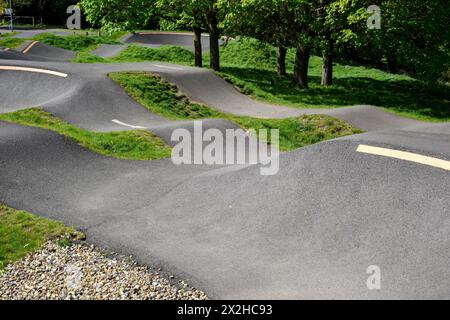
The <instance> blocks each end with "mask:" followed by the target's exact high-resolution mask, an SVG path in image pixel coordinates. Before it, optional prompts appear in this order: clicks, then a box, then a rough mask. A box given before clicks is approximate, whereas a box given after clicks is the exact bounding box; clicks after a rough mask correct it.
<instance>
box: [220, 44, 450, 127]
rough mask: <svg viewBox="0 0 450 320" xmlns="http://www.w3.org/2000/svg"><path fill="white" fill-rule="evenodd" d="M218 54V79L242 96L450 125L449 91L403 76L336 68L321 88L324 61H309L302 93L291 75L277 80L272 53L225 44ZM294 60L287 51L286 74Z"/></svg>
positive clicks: (250, 46) (264, 48)
mask: <svg viewBox="0 0 450 320" xmlns="http://www.w3.org/2000/svg"><path fill="white" fill-rule="evenodd" d="M221 53H222V57H221V58H222V65H223V69H222V72H221V73H220V75H221V76H222V77H223V78H225V79H226V80H228V81H229V82H231V83H233V84H234V85H235V86H237V87H238V88H240V90H241V91H242V92H243V93H245V94H249V95H251V96H253V97H254V98H256V99H259V100H262V101H266V102H270V103H274V104H280V105H287V106H291V107H298V108H335V107H344V106H351V105H363V104H368V105H375V106H380V107H384V108H386V109H387V110H389V111H392V112H395V113H398V114H401V115H403V116H406V117H411V118H415V119H419V120H427V121H449V120H450V90H449V88H448V86H444V85H442V86H440V85H433V86H429V85H426V84H424V83H422V82H420V81H418V80H415V79H413V78H411V77H408V76H406V75H394V74H390V73H387V72H383V71H381V70H378V69H373V68H366V67H360V66H349V65H341V64H335V67H334V85H333V86H332V87H322V86H321V85H320V80H321V73H322V59H320V58H319V57H312V58H311V61H310V68H309V75H310V88H309V89H300V88H298V87H297V86H296V85H295V84H294V83H293V81H292V80H291V78H292V73H289V75H288V78H286V79H281V78H279V77H278V76H277V74H276V72H275V70H276V65H277V50H276V49H275V48H274V47H271V46H266V45H261V44H260V43H258V42H257V41H255V40H248V39H244V40H241V41H231V42H229V43H228V44H227V45H225V46H224V47H223V48H222V51H221ZM294 59H295V52H294V50H289V52H288V55H287V69H288V70H290V71H291V70H292V69H293V64H294Z"/></svg>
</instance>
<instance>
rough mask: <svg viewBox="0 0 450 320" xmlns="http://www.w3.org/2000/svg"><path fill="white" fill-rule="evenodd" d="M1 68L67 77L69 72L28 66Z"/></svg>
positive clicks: (2, 68)
mask: <svg viewBox="0 0 450 320" xmlns="http://www.w3.org/2000/svg"><path fill="white" fill-rule="evenodd" d="M0 70H6V71H23V72H35V73H45V74H50V75H52V76H57V77H62V78H67V76H68V74H67V73H62V72H57V71H52V70H46V69H37V68H28V67H16V66H0Z"/></svg>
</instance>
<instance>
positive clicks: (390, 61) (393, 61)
mask: <svg viewBox="0 0 450 320" xmlns="http://www.w3.org/2000/svg"><path fill="white" fill-rule="evenodd" d="M387 69H388V72H389V73H398V64H397V58H396V57H393V56H388V58H387Z"/></svg>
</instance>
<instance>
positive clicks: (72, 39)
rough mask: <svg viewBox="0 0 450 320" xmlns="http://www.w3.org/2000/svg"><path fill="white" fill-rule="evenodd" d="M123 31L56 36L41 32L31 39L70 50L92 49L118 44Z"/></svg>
mask: <svg viewBox="0 0 450 320" xmlns="http://www.w3.org/2000/svg"><path fill="white" fill-rule="evenodd" d="M121 35H123V33H117V34H112V35H103V36H94V35H88V36H86V35H77V34H75V35H69V36H57V35H54V34H52V33H43V34H40V35H38V36H35V37H33V40H36V41H40V42H42V43H45V44H48V45H51V46H54V47H58V48H62V49H66V50H72V51H86V50H93V49H95V48H96V46H98V45H101V44H120V42H119V41H118V39H119V38H120V36H121Z"/></svg>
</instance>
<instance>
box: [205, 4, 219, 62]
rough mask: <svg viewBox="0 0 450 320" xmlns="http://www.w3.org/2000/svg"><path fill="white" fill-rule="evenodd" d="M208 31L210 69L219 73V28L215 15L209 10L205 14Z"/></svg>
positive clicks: (214, 12) (213, 11)
mask: <svg viewBox="0 0 450 320" xmlns="http://www.w3.org/2000/svg"><path fill="white" fill-rule="evenodd" d="M206 18H207V20H208V29H209V51H210V67H211V68H212V69H213V70H215V71H220V52H219V37H220V35H219V27H218V22H217V13H216V11H215V10H210V11H209V12H208V13H207V14H206Z"/></svg>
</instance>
